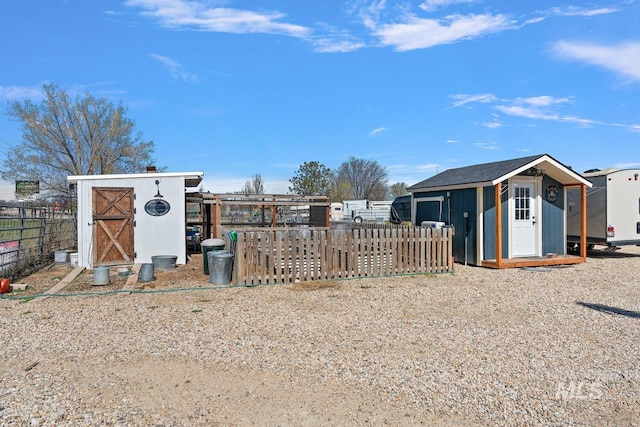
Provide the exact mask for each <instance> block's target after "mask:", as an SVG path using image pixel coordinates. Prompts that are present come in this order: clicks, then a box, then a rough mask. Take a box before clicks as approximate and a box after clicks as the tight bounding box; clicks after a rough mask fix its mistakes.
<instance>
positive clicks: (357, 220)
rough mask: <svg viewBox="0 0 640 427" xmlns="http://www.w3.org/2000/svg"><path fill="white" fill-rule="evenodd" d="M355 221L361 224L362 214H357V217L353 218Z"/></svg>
mask: <svg viewBox="0 0 640 427" xmlns="http://www.w3.org/2000/svg"><path fill="white" fill-rule="evenodd" d="M353 222H355V223H356V224H360V223H361V222H362V217H361V216H357V217H355V218H353Z"/></svg>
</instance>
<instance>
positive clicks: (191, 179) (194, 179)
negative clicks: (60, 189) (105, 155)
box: [67, 172, 204, 187]
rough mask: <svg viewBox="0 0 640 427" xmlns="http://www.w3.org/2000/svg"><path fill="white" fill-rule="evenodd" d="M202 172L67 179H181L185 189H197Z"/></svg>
mask: <svg viewBox="0 0 640 427" xmlns="http://www.w3.org/2000/svg"><path fill="white" fill-rule="evenodd" d="M203 175H204V172H153V173H149V172H147V173H122V174H107V175H70V176H68V177H67V181H69V182H78V181H89V180H99V179H146V178H150V179H154V178H170V177H183V178H184V185H185V187H197V186H198V185H199V184H200V182H202V177H203Z"/></svg>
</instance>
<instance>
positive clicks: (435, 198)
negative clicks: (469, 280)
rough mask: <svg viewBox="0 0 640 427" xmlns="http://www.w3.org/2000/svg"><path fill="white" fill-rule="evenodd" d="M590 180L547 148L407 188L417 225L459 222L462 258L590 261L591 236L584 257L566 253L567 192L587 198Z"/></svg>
mask: <svg viewBox="0 0 640 427" xmlns="http://www.w3.org/2000/svg"><path fill="white" fill-rule="evenodd" d="M591 185H592V184H591V182H589V181H588V180H587V179H586V178H584V177H583V176H581V175H580V174H578V173H576V172H574V171H573V170H572V169H571V168H569V167H567V166H565V165H563V164H562V163H560V162H559V161H557V160H555V159H554V158H553V157H551V156H549V155H548V154H542V155H536V156H529V157H522V158H518V159H512V160H504V161H499V162H493V163H485V164H479V165H473V166H468V167H462V168H457V169H449V170H447V171H444V172H442V173H440V174H437V175H435V176H433V177H431V178H428V179H425V180H424V181H421V182H419V183H417V184H414V185H412V186H410V187H409V188H408V191H409V192H410V193H411V204H412V209H411V214H412V222H413V224H415V225H420V224H422V223H423V221H431V223H430V224H434V223H435V224H438V223H444V225H448V226H452V227H454V228H455V236H454V239H453V255H454V258H455V260H456V261H457V262H465V263H468V264H471V265H479V266H485V267H492V268H505V267H523V266H537V265H554V264H574V263H579V262H584V261H585V260H586V249H585V246H586V245H585V244H584V243H585V242H583V245H581V253H580V256H572V255H569V254H567V249H566V241H567V197H566V191H567V188H570V187H578V188H580V189H581V194H582V199H581V201H582V205H585V200H586V196H585V194H586V188H588V187H591ZM583 212H584V215H583V218H582V227H583V229H584V228H585V227H586V209H583ZM582 235H583V236H584V235H585V233H584V232H583V233H582Z"/></svg>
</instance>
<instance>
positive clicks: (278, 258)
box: [233, 226, 454, 285]
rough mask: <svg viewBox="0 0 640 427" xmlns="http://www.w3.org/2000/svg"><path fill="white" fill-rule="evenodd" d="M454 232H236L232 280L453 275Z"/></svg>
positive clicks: (398, 229) (406, 229)
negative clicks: (428, 274) (422, 274)
mask: <svg viewBox="0 0 640 427" xmlns="http://www.w3.org/2000/svg"><path fill="white" fill-rule="evenodd" d="M452 236H453V229H451V228H442V229H433V228H427V227H406V226H405V227H375V228H374V227H372V228H366V227H362V228H355V229H342V230H329V229H288V230H287V229H284V230H283V229H275V230H265V229H262V230H255V231H246V230H244V231H238V232H237V243H236V244H235V250H234V252H235V257H234V268H233V282H234V283H237V284H247V285H252V284H253V285H256V284H267V283H294V282H305V281H313V280H331V279H343V278H357V277H376V276H394V275H401V274H414V273H446V272H451V271H453V266H454V263H453V256H452V249H451V241H452Z"/></svg>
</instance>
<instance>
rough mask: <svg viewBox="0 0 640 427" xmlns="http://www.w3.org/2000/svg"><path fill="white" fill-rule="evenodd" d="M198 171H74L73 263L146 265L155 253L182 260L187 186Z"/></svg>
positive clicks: (88, 265)
mask: <svg viewBox="0 0 640 427" xmlns="http://www.w3.org/2000/svg"><path fill="white" fill-rule="evenodd" d="M203 175H204V174H203V172H170V173H155V172H154V173H140V174H117V175H76V176H69V177H68V178H67V181H68V182H69V183H72V184H76V186H77V194H78V265H79V266H82V267H86V268H93V267H94V266H100V265H108V266H112V265H127V264H140V263H150V262H151V257H152V256H154V255H172V256H176V257H177V258H176V263H177V264H185V263H186V260H187V258H186V257H187V255H186V240H185V225H186V204H185V191H186V188H187V187H197V186H198V185H199V184H200V182H201V181H202V176H203Z"/></svg>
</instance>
